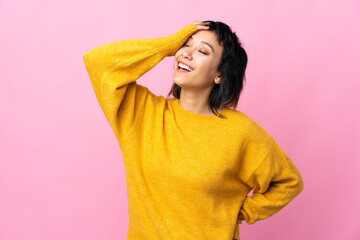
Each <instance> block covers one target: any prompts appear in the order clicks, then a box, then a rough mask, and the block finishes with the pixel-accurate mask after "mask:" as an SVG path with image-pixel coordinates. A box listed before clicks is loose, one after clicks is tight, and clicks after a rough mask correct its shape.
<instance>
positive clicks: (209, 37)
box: [191, 30, 222, 49]
mask: <svg viewBox="0 0 360 240" xmlns="http://www.w3.org/2000/svg"><path fill="white" fill-rule="evenodd" d="M191 39H192V40H193V41H196V42H199V43H201V42H206V43H209V44H210V45H211V46H212V47H213V48H218V49H220V48H222V47H221V46H220V44H219V42H218V40H217V36H216V33H215V32H213V31H206V30H200V31H197V32H196V33H194V34H193V35H191Z"/></svg>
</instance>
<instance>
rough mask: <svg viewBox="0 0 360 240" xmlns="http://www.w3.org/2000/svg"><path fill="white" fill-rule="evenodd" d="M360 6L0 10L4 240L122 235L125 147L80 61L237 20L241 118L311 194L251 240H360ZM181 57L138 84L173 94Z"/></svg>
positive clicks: (203, 4) (252, 231)
mask: <svg viewBox="0 0 360 240" xmlns="http://www.w3.org/2000/svg"><path fill="white" fill-rule="evenodd" d="M359 3H360V2H359V1H357V0H354V1H344V0H341V1H340V0H339V1H329V0H327V1H316V0H312V1H306V0H305V1H226V0H222V1H209V0H207V1H203V0H199V1H190V0H183V1H174V2H172V1H165V0H163V1H145V0H144V1H133V2H131V3H130V1H126V2H125V1H115V0H110V1H102V0H101V1H100V0H97V1H70V0H65V1H56V2H55V1H45V0H39V1H24V0H21V1H20V0H11V1H10V0H8V1H0V26H1V37H0V66H1V72H0V104H1V105H0V159H1V160H0V239H1V240H15V239H27V240H35V239H36V240H45V239H46V240H47V239H52V240H57V239H59V240H60V239H86V240H92V239H94V240H95V239H99V240H104V239H106V240H111V239H114V240H115V239H123V240H125V237H126V233H127V227H128V220H127V218H128V215H127V198H126V186H125V176H124V168H123V163H122V158H121V151H120V149H119V147H118V144H117V142H116V139H115V137H114V135H113V133H112V131H111V128H110V126H109V124H108V123H107V121H106V119H105V117H104V115H103V113H102V111H101V109H100V107H99V105H98V103H97V100H96V98H95V95H94V92H93V90H92V87H91V84H90V80H89V78H88V75H87V72H86V70H85V67H84V64H83V60H82V55H83V54H84V53H85V52H86V51H87V50H89V49H91V48H94V47H96V46H99V45H102V44H105V43H108V42H114V41H118V40H123V39H130V38H152V37H160V36H167V35H168V34H171V33H174V32H176V31H177V30H178V29H180V28H181V27H183V26H185V25H186V24H188V23H190V22H193V21H195V20H219V21H223V22H225V23H227V24H229V25H230V26H231V27H232V29H233V30H234V31H235V32H236V33H237V34H238V36H239V38H240V40H241V41H242V42H243V43H244V48H245V49H246V51H247V53H248V56H249V62H248V69H247V73H246V76H247V83H246V85H245V89H244V92H243V95H242V96H241V98H240V99H241V100H240V103H239V105H238V108H237V109H238V110H239V111H242V112H244V113H246V114H248V115H249V116H250V117H251V118H253V119H254V120H255V121H256V122H258V123H259V124H260V125H261V126H262V127H263V128H264V129H265V130H266V131H267V132H268V133H270V135H272V136H273V138H274V139H275V140H276V141H277V142H278V143H279V145H280V146H281V147H282V148H283V150H284V151H285V152H286V153H287V154H288V155H289V156H290V157H291V158H292V159H293V161H294V163H295V164H296V166H297V167H298V169H299V170H300V172H301V174H302V176H303V179H304V190H303V192H302V193H301V194H300V195H299V196H298V197H297V198H295V199H294V200H293V201H292V202H291V203H290V204H289V205H288V206H286V207H285V208H284V209H282V210H281V211H280V212H279V213H277V214H275V215H274V216H272V217H270V218H268V219H267V220H263V221H259V222H257V223H255V224H253V225H247V224H246V223H244V224H241V225H240V237H241V239H244V240H245V239H259V240H260V239H267V240H304V239H306V240H312V239H314V240H315V239H327V240H335V239H336V240H338V239H349V240H358V239H360V220H359V215H360V207H359V205H358V204H359V203H360V186H359V185H360V153H359V149H360V144H359V142H360V141H359V136H360V129H359V123H360V116H359V106H360V104H359V103H360V101H359V100H360V99H359V85H360V84H359V80H360V71H359V67H360V61H359V58H360V47H359V43H360V14H359V12H360V4H359ZM172 62H173V58H166V59H165V60H164V61H162V62H161V63H159V64H158V65H157V66H156V67H155V69H156V70H153V71H150V72H149V73H147V74H145V75H144V76H143V77H142V78H141V79H140V80H138V83H139V84H142V85H144V86H147V87H149V89H150V90H152V91H153V92H154V93H155V94H157V95H163V96H164V95H166V94H167V93H168V91H169V90H170V87H171V84H172Z"/></svg>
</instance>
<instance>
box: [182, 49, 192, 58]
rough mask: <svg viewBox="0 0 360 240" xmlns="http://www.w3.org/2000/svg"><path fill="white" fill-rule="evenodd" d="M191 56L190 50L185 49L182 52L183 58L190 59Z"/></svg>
mask: <svg viewBox="0 0 360 240" xmlns="http://www.w3.org/2000/svg"><path fill="white" fill-rule="evenodd" d="M192 54H193V52H192V50H191V49H190V48H187V49H185V51H184V52H183V54H182V55H183V57H184V58H187V59H190V60H191V59H192Z"/></svg>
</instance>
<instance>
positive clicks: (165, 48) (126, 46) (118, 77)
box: [83, 23, 197, 139]
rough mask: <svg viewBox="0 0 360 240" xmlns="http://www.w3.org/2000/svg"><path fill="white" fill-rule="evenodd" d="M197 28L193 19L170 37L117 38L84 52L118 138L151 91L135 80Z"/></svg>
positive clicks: (91, 79) (176, 48)
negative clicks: (120, 39)
mask: <svg viewBox="0 0 360 240" xmlns="http://www.w3.org/2000/svg"><path fill="white" fill-rule="evenodd" d="M196 31H197V29H196V26H195V25H194V24H193V23H190V24H188V25H186V26H185V27H183V28H181V29H180V30H179V31H177V32H176V33H175V34H171V35H168V36H167V37H159V38H152V39H133V40H122V41H117V42H113V43H108V44H104V45H101V46H99V47H96V48H94V49H91V50H89V51H87V52H86V53H85V54H84V55H83V60H84V63H85V67H86V70H87V72H88V75H89V78H90V81H91V84H92V86H93V89H94V92H95V95H96V98H97V100H98V102H99V104H100V107H101V109H102V110H103V112H104V114H105V116H106V118H107V120H108V122H109V123H110V126H111V128H112V129H113V132H114V133H115V136H116V137H117V139H119V138H121V137H124V136H125V134H126V133H127V131H128V130H129V129H130V128H131V126H132V124H133V123H134V121H135V117H136V114H137V112H138V111H139V109H140V108H141V107H142V105H141V103H143V102H145V101H146V98H150V96H149V95H150V94H152V93H151V92H149V91H148V89H147V88H146V87H143V86H141V85H138V84H137V83H136V80H137V79H138V78H139V77H141V76H142V75H143V74H145V73H146V72H147V71H149V70H150V69H151V68H153V67H154V66H155V65H156V64H157V63H159V62H160V61H161V60H162V59H163V58H165V57H166V56H174V55H175V53H176V51H177V50H178V49H179V48H180V47H181V46H182V45H183V43H184V42H186V40H187V39H188V38H189V37H190V36H191V35H192V34H193V33H195V32H196Z"/></svg>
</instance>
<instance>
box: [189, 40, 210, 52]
mask: <svg viewBox="0 0 360 240" xmlns="http://www.w3.org/2000/svg"><path fill="white" fill-rule="evenodd" d="M189 39H191V40H194V39H193V38H192V36H190V37H189ZM201 42H202V43H204V44H206V45H208V46H209V47H210V48H211V50H212V51H213V53H215V52H214V48H213V47H212V46H211V45H210V44H208V43H207V42H204V41H201Z"/></svg>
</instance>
